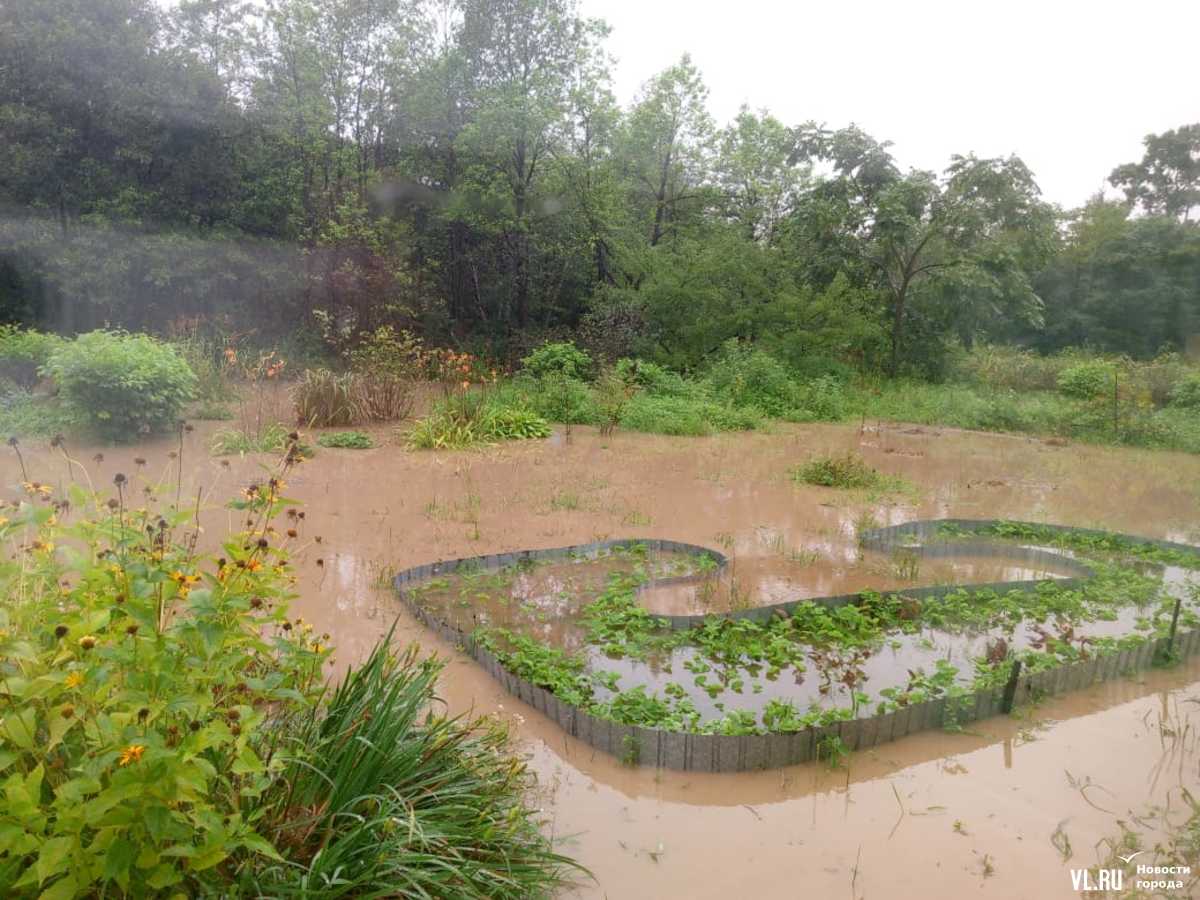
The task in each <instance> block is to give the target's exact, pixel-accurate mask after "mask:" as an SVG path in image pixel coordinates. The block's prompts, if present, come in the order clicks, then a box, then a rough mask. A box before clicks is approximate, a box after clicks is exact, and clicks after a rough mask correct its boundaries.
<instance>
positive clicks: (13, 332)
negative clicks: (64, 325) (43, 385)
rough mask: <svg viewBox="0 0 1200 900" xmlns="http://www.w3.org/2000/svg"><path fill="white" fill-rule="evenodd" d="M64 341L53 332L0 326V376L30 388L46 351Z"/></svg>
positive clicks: (36, 379) (35, 382)
mask: <svg viewBox="0 0 1200 900" xmlns="http://www.w3.org/2000/svg"><path fill="white" fill-rule="evenodd" d="M64 343H65V341H64V340H63V338H61V337H59V336H58V335H56V334H44V333H43V332H40V331H36V330H34V329H32V328H29V329H24V328H17V327H16V326H15V325H0V379H5V380H8V381H11V382H13V383H14V384H16V385H18V386H19V387H23V388H31V387H33V386H34V385H35V384H37V381H38V373H39V370H40V369H41V368H42V367H43V366H44V365H46V363H47V362H48V361H49V359H50V354H51V353H53V352H54V351H55V350H56V349H58V348H59V347H61V346H62V345H63V344H64Z"/></svg>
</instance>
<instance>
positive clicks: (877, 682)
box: [396, 520, 1200, 771]
mask: <svg viewBox="0 0 1200 900" xmlns="http://www.w3.org/2000/svg"><path fill="white" fill-rule="evenodd" d="M862 538H863V543H864V544H865V545H867V546H868V547H874V548H876V549H879V548H883V547H890V548H893V549H894V548H896V547H902V548H906V549H907V550H908V551H909V552H912V553H914V554H918V553H919V554H926V555H928V556H931V557H934V558H937V557H946V556H952V555H954V554H963V555H967V556H979V555H984V556H992V557H996V556H1003V554H1004V553H1005V552H1006V548H1007V549H1009V550H1011V551H1012V554H1013V556H1014V558H1018V559H1022V560H1024V561H1026V562H1028V561H1029V560H1030V559H1037V560H1039V565H1040V566H1041V567H1043V568H1047V569H1049V568H1050V567H1052V566H1054V567H1057V568H1058V569H1059V570H1060V571H1059V573H1058V574H1060V575H1062V576H1063V577H1060V578H1058V579H1032V580H1028V581H1022V582H1012V583H1002V584H987V585H969V586H954V585H935V586H929V587H924V588H914V589H910V590H902V591H890V592H886V593H880V592H870V591H865V592H860V593H857V594H852V595H843V596H837V597H823V598H814V599H807V600H801V601H793V602H787V603H782V604H773V605H770V606H762V607H753V606H749V607H747V608H745V609H742V610H737V611H733V612H730V613H725V614H722V615H713V616H707V617H702V616H657V615H654V614H652V613H650V612H648V611H647V610H646V608H645V607H644V606H643V604H642V602H641V598H642V595H643V593H644V592H646V591H648V590H654V589H657V588H660V587H662V586H663V585H664V584H667V585H678V584H680V583H686V582H689V581H691V582H702V581H704V580H705V579H712V578H715V577H719V576H720V574H721V572H722V570H724V569H725V568H726V566H727V565H728V561H727V560H726V559H725V557H724V556H723V555H722V554H720V553H717V552H716V551H713V550H707V549H705V548H701V547H696V546H694V545H687V544H678V543H675V542H670V541H615V542H612V541H610V542H605V543H603V544H594V545H584V546H579V547H572V548H560V549H556V550H548V551H527V552H524V553H520V554H504V555H497V556H491V557H479V558H475V559H470V560H454V561H451V562H447V563H438V564H434V565H431V566H422V567H417V568H416V569H411V570H407V571H406V572H404V573H401V574H400V575H399V576H398V577H397V579H396V585H397V587H398V588H399V589H400V591H401V594H402V596H403V597H404V599H405V601H406V602H407V603H408V604H409V605H410V606H411V607H412V608H413V609H414V610H415V611H416V613H417V615H418V617H419V618H421V619H422V621H424V622H425V623H426V624H428V625H430V626H431V627H434V628H435V629H436V630H438V631H439V632H441V633H442V634H443V635H444V636H445V637H447V638H448V639H450V640H452V641H454V642H457V643H461V644H462V645H463V646H464V647H465V648H467V649H468V651H469V652H471V653H472V654H473V655H474V656H475V657H476V658H477V659H478V660H480V662H481V663H483V665H484V666H485V667H486V668H487V669H488V670H489V671H490V672H491V673H492V674H493V675H495V676H496V677H498V678H499V679H500V680H501V682H502V683H504V685H505V686H506V688H508V689H509V690H511V691H512V692H513V693H516V694H517V695H518V696H520V697H521V698H522V699H523V700H526V701H527V702H530V703H531V704H532V705H534V706H535V708H537V709H539V710H541V711H542V712H545V713H546V714H547V715H549V716H550V717H551V718H553V719H555V720H556V721H558V722H559V723H560V725H562V726H563V727H564V728H565V729H567V730H568V731H569V732H570V733H571V734H573V735H575V736H576V737H579V738H581V739H582V740H585V741H586V742H588V743H590V744H592V745H593V746H596V747H597V748H599V749H603V750H606V751H607V752H611V753H614V754H617V755H619V756H622V757H624V758H627V759H628V760H630V761H633V760H635V759H636V760H641V761H644V762H646V763H651V764H657V765H663V766H667V767H671V768H684V769H693V768H696V769H702V770H721V771H725V770H730V769H744V768H754V767H758V766H766V765H781V764H784V763H786V762H798V761H802V760H804V759H810V758H812V757H813V756H817V755H824V756H830V755H837V754H840V753H842V752H844V751H847V750H852V749H855V748H858V747H863V746H870V745H873V744H875V743H878V742H880V741H883V740H889V739H892V738H894V737H899V736H901V735H903V734H908V733H911V732H913V731H917V730H921V729H923V728H929V727H955V726H958V725H961V724H962V723H965V722H967V721H971V720H973V719H977V718H981V717H985V716H987V715H991V714H993V713H995V712H997V711H999V710H1000V708H1001V706H1002V705H1004V697H1003V691H1004V689H1005V688H1006V687H1007V688H1008V690H1009V693H1010V698H1009V702H1012V699H1013V696H1019V697H1025V696H1028V695H1029V694H1030V693H1036V692H1055V691H1059V690H1063V689H1067V688H1073V687H1077V686H1082V685H1084V684H1089V683H1091V682H1092V681H1094V680H1097V679H1103V678H1107V677H1113V676H1115V675H1117V674H1119V673H1122V672H1125V671H1129V670H1131V669H1136V668H1142V667H1145V666H1148V665H1150V664H1151V663H1152V662H1154V661H1155V660H1165V659H1167V658H1168V657H1170V656H1172V655H1176V656H1177V655H1180V654H1186V653H1190V652H1193V651H1194V650H1198V649H1200V646H1197V644H1198V643H1200V642H1198V641H1197V640H1196V634H1195V633H1194V632H1193V629H1195V627H1196V626H1197V624H1198V622H1200V620H1198V619H1197V616H1196V611H1195V600H1196V589H1195V587H1194V586H1193V585H1192V582H1191V579H1190V577H1189V572H1191V571H1192V570H1195V569H1200V549H1197V548H1191V547H1188V546H1186V545H1180V544H1170V543H1169V542H1151V541H1143V540H1142V539H1139V538H1134V537H1129V536H1124V535H1112V534H1108V533H1105V532H1095V531H1088V530H1078V529H1063V528H1058V527H1055V526H1038V525H1030V524H1026V523H1008V522H1000V521H983V522H972V521H965V520H943V521H935V522H920V523H909V524H907V525H903V526H896V527H893V528H885V529H874V530H872V531H871V532H868V533H865V534H864V535H863V536H862ZM1177 599H1178V600H1179V601H1180V603H1179V606H1180V608H1181V612H1180V617H1179V622H1178V626H1177V627H1178V628H1180V629H1181V632H1180V634H1179V635H1178V636H1177V638H1176V640H1175V642H1174V645H1173V646H1170V647H1169V646H1168V643H1169V641H1168V633H1169V632H1170V630H1171V627H1172V619H1173V613H1174V612H1175V608H1176V600H1177ZM1018 661H1019V662H1020V666H1021V669H1020V671H1023V674H1022V675H1021V676H1020V679H1019V680H1015V679H1014V678H1013V675H1014V664H1015V663H1017V662H1018ZM710 737H712V738H719V737H729V738H739V739H748V740H741V741H737V742H734V744H731V745H730V747H734V749H726V750H724V751H720V750H714V751H711V752H710V750H709V749H708V748H710V747H719V746H720V745H721V742H719V741H718V742H717V744H713V743H712V742H711V741H709V740H707V739H708V738H710ZM681 738H682V740H681ZM755 739H758V740H755ZM735 745H736V746H735ZM722 754H724V755H722Z"/></svg>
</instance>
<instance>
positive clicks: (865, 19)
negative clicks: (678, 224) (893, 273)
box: [582, 0, 1200, 207]
mask: <svg viewBox="0 0 1200 900" xmlns="http://www.w3.org/2000/svg"><path fill="white" fill-rule="evenodd" d="M582 5H583V11H584V13H585V14H586V15H588V16H599V17H601V18H603V19H605V20H606V21H607V22H608V23H609V25H611V26H612V36H611V38H610V40H609V44H608V46H609V49H610V51H611V52H612V53H613V54H614V55H615V56H616V57H617V65H616V71H615V79H616V85H615V87H616V90H617V96H618V98H619V99H620V100H621V101H622V102H628V101H629V100H630V99H632V97H633V96H634V94H635V93H636V91H637V89H638V87H639V86H640V84H641V83H642V82H643V81H645V80H646V79H647V78H648V77H650V76H651V75H653V74H654V73H655V72H656V71H659V70H660V69H663V68H665V67H666V66H668V65H670V64H671V63H672V62H674V61H675V60H677V59H678V58H679V56H680V55H682V54H683V53H684V52H685V51H686V52H690V53H691V54H692V59H693V60H694V61H695V63H696V64H697V66H699V68H700V70H701V72H702V73H703V74H704V78H705V81H706V83H707V84H708V87H709V89H710V92H711V93H710V97H709V108H710V109H711V110H712V112H713V115H714V116H715V117H716V119H717V121H718V122H720V123H723V122H725V121H727V120H728V119H730V118H731V117H732V116H733V115H734V114H735V113H736V112H737V108H738V106H739V105H741V104H742V103H748V104H750V106H752V107H754V108H758V107H766V108H767V109H768V110H770V111H771V112H772V113H773V114H774V115H775V116H776V117H777V118H779V119H781V120H782V121H783V122H784V123H785V124H788V125H793V124H797V123H800V122H804V121H807V120H809V119H815V120H817V121H818V122H825V123H827V124H828V125H830V126H842V125H845V124H848V123H850V122H856V123H857V124H858V125H860V126H861V127H862V128H864V129H865V130H866V131H867V132H869V133H870V134H872V135H873V136H874V137H876V138H879V139H887V140H891V141H892V142H893V143H894V144H895V146H894V147H893V148H892V152H893V153H894V154H895V156H896V158H897V159H898V160H899V161H900V163H901V165H903V166H916V167H920V168H932V169H939V170H940V169H942V168H944V167H945V166H946V164H947V163H948V162H949V159H950V155H951V154H953V153H967V152H970V151H974V152H975V153H977V154H979V155H981V156H998V155H1006V154H1009V153H1016V154H1017V155H1018V156H1020V157H1021V158H1022V159H1024V160H1025V162H1026V163H1027V164H1028V165H1029V166H1030V167H1031V168H1032V169H1033V171H1034V173H1035V174H1036V175H1037V177H1038V183H1039V184H1040V185H1041V188H1042V192H1043V194H1044V196H1045V197H1046V199H1048V200H1050V201H1053V202H1056V203H1061V204H1062V205H1064V206H1068V207H1070V206H1077V205H1079V204H1081V203H1082V202H1083V201H1085V200H1086V199H1087V197H1088V196H1089V195H1091V194H1093V193H1095V192H1096V191H1097V190H1098V189H1100V188H1101V187H1102V186H1104V181H1105V178H1106V176H1107V175H1108V173H1109V172H1110V171H1111V170H1112V169H1113V167H1114V166H1116V165H1118V164H1120V163H1123V162H1130V161H1134V160H1137V159H1140V158H1141V155H1142V147H1141V140H1142V138H1143V136H1145V135H1146V134H1148V133H1150V132H1160V131H1165V130H1167V129H1170V128H1175V127H1177V126H1179V125H1183V124H1187V123H1190V122H1197V121H1200V0H1137V2H1133V0H1124V2H1112V0H1093V2H1077V0H1039V2H1031V0H987V2H981V0H957V2H949V0H862V2H845V0H842V2H838V0H827V2H821V3H813V2H804V0H795V2H787V0H774V2H773V0H737V2H722V3H717V2H712V0H582Z"/></svg>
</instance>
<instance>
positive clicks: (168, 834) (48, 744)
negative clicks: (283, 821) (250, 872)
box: [0, 476, 327, 898]
mask: <svg viewBox="0 0 1200 900" xmlns="http://www.w3.org/2000/svg"><path fill="white" fill-rule="evenodd" d="M117 477H118V478H119V479H122V481H121V482H120V483H119V484H118V485H117V492H115V493H116V494H117V497H114V499H113V505H114V507H118V508H119V500H118V499H117V498H118V497H119V496H120V493H119V492H120V491H121V490H122V485H124V484H125V482H124V480H123V479H124V476H117ZM276 483H277V482H276ZM27 491H28V493H29V495H30V496H29V499H28V501H26V502H23V503H21V504H19V505H18V504H12V505H10V506H9V507H8V508H7V509H6V510H5V512H6V514H7V515H6V516H5V517H4V518H3V520H2V524H0V539H3V540H4V541H5V542H6V543H7V542H9V541H14V542H19V543H21V544H22V545H23V546H26V547H29V548H30V552H28V553H26V554H22V556H21V558H20V559H19V561H13V560H7V561H5V562H3V563H2V564H0V588H2V589H3V593H4V596H5V598H6V602H5V604H4V607H3V610H2V611H0V624H2V625H3V631H2V632H0V634H2V637H0V647H2V648H3V649H2V651H0V679H2V680H3V683H4V685H5V692H4V693H5V713H4V717H3V723H2V725H0V730H2V732H3V745H2V746H3V754H2V755H3V765H4V778H5V789H4V791H3V794H2V796H0V834H2V835H3V848H4V852H3V855H0V893H2V894H3V896H6V897H16V896H30V897H32V896H37V895H39V893H40V895H41V896H42V897H63V898H71V897H76V896H86V897H99V896H106V895H108V896H113V895H117V894H119V895H122V896H133V897H148V896H158V895H159V894H160V893H161V894H163V895H166V894H167V893H168V892H171V893H176V894H179V895H184V896H204V895H217V894H226V895H227V894H229V893H231V892H230V891H229V889H228V884H229V881H230V879H231V877H233V875H234V873H236V872H238V871H239V870H240V869H243V868H245V867H247V866H254V865H256V864H258V862H259V861H265V859H266V858H267V857H270V856H274V855H276V851H275V850H274V849H273V848H272V846H271V844H270V843H268V841H267V839H266V838H265V837H264V832H263V828H264V825H265V824H266V823H265V822H264V821H263V820H262V818H261V817H260V815H259V812H258V811H257V810H256V806H257V805H258V804H259V803H260V801H261V797H262V796H263V794H264V792H265V791H266V789H267V787H268V786H269V784H270V783H271V781H272V779H273V778H275V777H277V775H278V771H279V763H278V762H272V761H271V759H272V755H273V754H274V752H275V751H276V750H277V746H276V738H277V735H274V734H273V733H272V729H271V728H270V725H271V723H276V722H286V721H287V720H288V719H289V717H291V716H295V715H299V714H301V713H303V712H305V711H307V710H312V709H315V708H316V706H317V703H318V699H319V697H320V693H321V686H322V678H321V667H322V663H323V661H324V659H325V657H326V656H327V650H325V649H324V648H322V647H321V646H319V645H317V644H316V643H315V641H314V640H313V639H312V638H311V637H310V636H309V635H306V634H303V633H302V632H301V631H300V630H299V629H292V628H291V625H290V624H287V619H286V612H287V608H286V598H287V596H288V593H289V587H290V585H289V576H288V571H287V568H286V563H287V560H286V557H285V556H284V554H282V553H281V552H280V551H279V550H278V549H276V548H275V547H273V546H270V545H267V546H259V544H258V542H257V541H251V540H249V537H250V536H249V535H246V534H236V535H232V536H231V540H230V542H229V543H228V544H227V545H226V547H225V548H224V550H223V551H222V552H223V555H224V556H225V557H226V558H225V559H222V560H221V561H220V562H219V563H218V561H217V560H216V559H215V558H214V557H212V556H209V555H201V556H197V554H196V553H195V543H194V541H195V538H196V536H197V533H196V531H195V528H194V526H193V525H191V524H190V523H191V522H192V518H193V515H192V513H191V512H190V511H188V512H184V513H177V512H174V511H169V510H163V511H162V513H161V516H162V517H161V518H160V511H159V510H158V509H154V510H152V511H150V512H147V511H146V510H145V509H141V510H136V509H133V508H132V507H133V506H134V505H135V504H133V503H131V502H130V501H131V499H132V498H131V497H130V495H129V494H130V488H129V487H128V486H125V487H124V491H125V493H124V497H125V504H124V507H123V509H124V512H123V514H122V516H121V518H120V522H119V524H118V523H117V521H116V520H115V517H114V514H113V512H112V510H111V509H110V508H109V507H108V505H107V503H106V501H105V499H104V498H103V497H101V496H98V495H95V494H92V493H90V492H88V491H84V490H83V489H81V488H74V489H72V491H71V493H70V495H69V496H68V497H66V498H62V499H64V500H69V501H70V504H71V513H72V515H71V519H70V524H65V523H64V521H63V520H61V519H59V518H58V517H57V516H56V515H55V513H56V512H57V511H58V504H59V502H60V498H57V497H54V496H52V495H51V493H50V491H49V489H48V488H45V487H44V486H41V485H36V484H32V485H29V486H28V487H27ZM281 504H282V498H280V497H279V496H278V493H277V492H276V491H275V490H274V489H272V488H269V487H267V486H266V485H263V486H262V488H261V489H256V490H255V491H254V492H253V496H252V499H250V500H247V501H245V502H241V501H239V505H240V506H242V507H244V508H247V509H248V511H249V512H250V513H251V515H252V516H254V517H256V518H257V517H259V516H261V519H258V521H260V522H262V523H263V525H262V527H263V528H265V523H266V522H269V521H270V518H271V516H272V515H274V514H275V513H276V512H278V511H279V507H280V506H281ZM238 518H240V516H239V517H238ZM264 544H265V541H264ZM60 545H61V547H60ZM68 547H70V548H71V549H67V548H68ZM285 625H286V627H285ZM223 885H224V887H223ZM232 893H235V894H236V893H237V892H236V891H233V892H232Z"/></svg>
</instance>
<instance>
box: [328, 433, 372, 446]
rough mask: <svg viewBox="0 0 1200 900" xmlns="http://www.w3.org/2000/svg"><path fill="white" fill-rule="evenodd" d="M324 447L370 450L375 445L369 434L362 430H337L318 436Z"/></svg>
mask: <svg viewBox="0 0 1200 900" xmlns="http://www.w3.org/2000/svg"><path fill="white" fill-rule="evenodd" d="M317 443H318V444H320V445H321V446H322V447H334V448H338V449H342V450H370V449H371V448H372V447H374V446H375V442H374V441H372V440H371V436H370V435H369V434H364V433H363V432H361V431H335V432H333V433H332V434H323V435H321V436H320V437H318V438H317Z"/></svg>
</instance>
